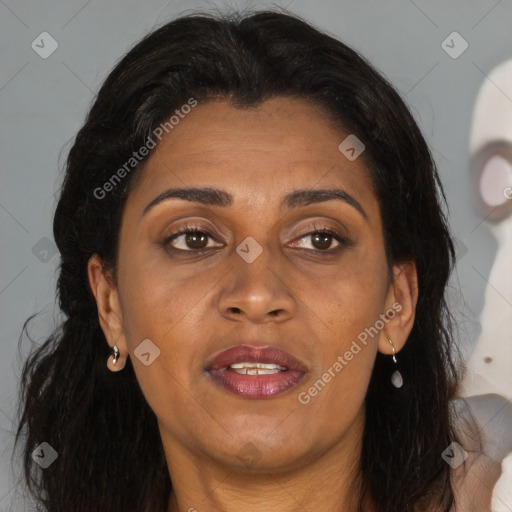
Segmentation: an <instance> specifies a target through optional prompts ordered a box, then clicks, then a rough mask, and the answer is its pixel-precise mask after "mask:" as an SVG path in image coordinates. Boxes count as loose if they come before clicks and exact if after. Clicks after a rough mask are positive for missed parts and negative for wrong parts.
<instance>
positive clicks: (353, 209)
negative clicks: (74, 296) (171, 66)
mask: <svg viewBox="0 0 512 512" xmlns="http://www.w3.org/2000/svg"><path fill="white" fill-rule="evenodd" d="M348 135H349V134H348V133H342V132H340V130H339V129H337V128H335V127H334V126H333V125H332V124H330V123H328V122H327V121H326V116H325V113H324V112H323V111H321V110H320V109H319V108H318V107H316V106H314V105H312V104H309V103H306V102H303V101H302V100H297V99H289V98H274V99H271V100H269V101H266V102H265V103H263V104H262V105H260V106H259V107H257V108H249V109H238V108H235V107H234V106H232V105H231V103H229V102H228V101H215V102H210V103H207V104H203V105H198V106H197V107H195V108H193V109H192V110H191V112H190V113H189V114H188V115H186V116H184V118H183V119H181V120H180V121H179V124H177V125H176V126H174V128H173V129H172V130H171V131H170V133H169V134H168V135H166V136H165V137H164V138H163V139H162V141H161V143H159V145H158V146H157V148H156V149H155V150H154V153H153V154H152V155H151V157H150V158H149V159H148V161H147V165H146V166H145V169H144V171H143V176H142V177H141V181H140V182H139V183H137V185H136V187H135V188H134V190H133V191H132V192H131V193H130V195H129V197H128V200H127V203H126V207H125V210H124V214H123V218H122V227H121V233H120V246H119V259H118V274H117V276H118V278H117V283H116V285H117V289H116V290H115V291H114V295H115V296H114V299H115V300H114V303H116V304H117V305H114V307H113V309H114V310H116V308H118V309H117V311H118V315H119V318H120V324H119V325H120V327H119V329H120V331H119V333H118V334H119V337H118V338H117V339H116V340H115V341H117V345H118V347H119V348H120V350H121V355H122V356H123V355H124V356H126V355H128V354H129V356H130V358H131V360H132V362H133V366H134V369H135V372H136V376H137V379H138V381H139V383H140V386H141V388H142V391H143V393H144V395H145V397H146V399H147V401H148V403H149V405H150V406H151V408H152V409H153V411H154V412H155V414H156V416H157V419H158V422H159V427H160V432H161V436H162V440H163V443H164V446H165V449H166V453H167V455H168V456H169V455H170V458H171V461H172V460H179V459H180V457H183V458H185V457H188V458H189V459H190V458H192V459H196V460H207V461H208V462H209V463H212V462H213V463H217V464H224V465H227V466H232V467H233V466H234V467H236V466H239V467H246V466H247V465H248V464H250V465H252V467H253V469H254V470H257V469H258V468H259V469H261V470H262V471H268V470H270V469H271V468H274V469H285V468H290V467H292V466H293V467H297V465H300V464H306V463H308V462H311V461H314V460H316V459H317V458H318V457H320V456H321V455H322V454H325V453H326V452H328V451H331V452H335V451H336V450H337V449H338V447H341V446H342V445H343V446H346V445H347V443H343V442H342V441H343V440H345V441H346V440H347V439H353V440H354V443H353V444H354V446H356V445H357V440H358V439H359V438H360V435H361V430H362V425H363V423H364V407H363V401H364V397H365V393H366V389H367V386H368V382H369V379H370V375H371V371H372V367H373V363H374V359H375V355H376V351H377V350H378V349H381V350H382V351H383V352H387V353H389V352H390V350H389V351H387V349H386V347H387V346H389V345H388V340H387V337H386V334H388V335H390V336H391V337H392V338H393V337H394V339H393V341H394V343H395V348H396V349H397V351H398V350H399V348H400V347H401V346H402V345H403V343H404V342H405V339H406V337H407V334H408V332H405V330H407V329H408V328H409V327H410V325H409V324H407V325H405V327H404V325H402V324H403V323H404V322H402V324H401V323H400V322H401V320H400V319H399V316H400V315H399V314H398V313H397V314H396V316H395V317H394V318H393V319H392V320H389V321H387V320H388V319H387V317H386V322H385V327H384V330H383V331H381V332H379V333H378V334H372V335H368V331H365V329H370V332H372V333H373V332H374V331H372V330H371V328H375V326H376V325H377V326H379V325H382V324H384V322H382V318H383V316H382V315H383V314H384V313H385V312H386V311H387V310H390V309H392V305H393V303H395V302H396V301H397V299H399V297H398V296H397V288H396V287H395V288H394V285H393V284H391V283H390V281H389V279H388V271H387V266H386V259H385V252H384V240H383V228H382V222H381V216H380V212H379V206H378V202H377V198H376V196H375V195H374V192H373V191H372V188H371V185H370V174H369V171H368V169H367V168H366V167H365V163H364V162H363V158H362V157H360V158H356V159H355V160H352V161H351V160H349V159H348V158H347V157H346V156H345V154H343V153H342V152H341V151H340V149H338V146H339V145H340V143H341V142H342V141H343V140H344V139H345V138H346V137H347V136H348ZM192 187H193V188H194V189H216V190H218V191H219V193H218V194H217V195H216V196H215V197H214V199H215V198H217V201H214V200H212V199H211V196H209V195H208V194H206V193H202V194H192V193H190V192H189V193H188V195H186V197H184V196H183V194H182V197H181V198H177V197H173V195H172V194H171V193H168V194H167V195H166V192H167V191H169V190H175V189H186V188H192ZM319 190H324V191H327V190H329V191H331V190H332V191H334V190H335V191H338V192H339V194H338V195H337V196H335V195H334V193H325V194H316V195H314V194H311V192H314V191H319ZM299 191H302V192H304V191H307V192H308V193H309V195H308V194H302V195H299V194H297V192H299ZM293 194H295V196H293ZM290 197H291V199H289V198H290ZM287 198H288V199H287ZM347 198H348V199H347ZM148 205H149V206H148ZM191 228H194V229H197V230H199V231H200V232H202V233H199V234H197V233H196V234H194V233H189V234H188V235H187V234H181V235H180V234H176V233H177V232H179V231H180V230H183V231H186V230H190V229H191ZM322 230H328V231H329V232H332V233H334V235H330V234H329V233H327V234H326V233H322ZM319 231H320V233H319ZM116 301H117V302H116ZM379 319H381V322H380V324H379V322H378V321H379ZM115 328H116V327H115V326H114V330H115ZM364 332H366V344H364V343H362V342H361V340H362V339H364V338H365V336H364V334H362V333H364ZM111 335H112V334H109V335H108V336H111ZM108 336H107V337H108ZM358 336H359V338H358ZM111 339H113V338H111ZM144 340H150V341H151V343H149V342H148V341H145V342H144V344H143V345H141V343H142V342H143V341H144ZM354 341H355V342H356V345H354V343H353V342H354ZM241 345H244V346H249V347H252V352H251V349H249V352H248V353H244V354H243V355H240V353H237V352H236V351H235V353H233V352H232V353H231V354H228V356H227V357H226V358H222V359H223V360H222V361H220V363H219V364H218V365H217V366H218V368H217V369H216V370H214V369H212V361H214V359H215V357H216V356H218V355H219V354H220V353H221V352H222V351H224V350H226V349H229V348H232V347H237V346H241ZM356 346H358V347H359V351H357V348H356ZM138 347H139V349H138ZM262 347H274V348H277V349H280V350H281V351H283V352H284V353H286V354H288V355H289V356H291V357H292V358H294V359H295V361H296V363H298V364H297V365H295V364H294V363H290V364H289V367H288V366H283V361H281V360H280V359H279V357H278V358H277V359H273V356H275V355H276V352H275V351H274V352H272V353H271V352H265V351H260V352H258V349H261V348H262ZM158 350H159V351H160V352H159V353H158ZM141 353H142V354H144V355H141ZM347 353H349V354H348V355H347V356H346V355H345V354H347ZM251 354H252V355H253V357H252V358H251ZM277 354H278V355H281V356H282V353H281V352H279V351H278V352H277ZM350 354H352V356H351V357H350ZM137 355H138V356H139V357H140V358H139V357H137ZM237 355H238V356H239V357H238V359H236V361H234V362H235V363H236V362H238V363H242V362H243V361H248V362H251V363H253V364H254V362H258V361H259V362H260V363H266V364H275V363H276V361H281V364H280V365H279V366H280V367H283V368H287V370H284V371H279V369H278V368H277V367H273V366H271V367H266V370H267V371H266V372H265V373H268V374H263V375H262V374H259V375H256V374H255V373H256V371H255V370H252V371H251V370H249V374H248V375H244V374H241V373H239V372H243V371H244V370H240V369H239V368H238V372H237V371H235V368H233V367H229V368H228V365H230V364H231V362H230V361H232V360H233V359H235V357H236V356H237ZM340 358H341V359H340ZM241 359H242V360H243V361H241ZM342 361H343V363H342ZM217 362H218V360H217ZM144 363H145V364H144ZM336 363H338V364H336ZM213 366H215V365H213ZM239 366H243V365H241V364H239ZM340 366H341V369H340ZM294 369H295V370H294ZM210 370H211V371H210ZM276 371H278V373H272V372H276ZM251 373H253V375H251ZM326 374H328V376H327V377H326V376H325V375H326ZM329 376H330V378H329ZM319 379H320V381H321V382H320V383H319V382H318V381H319ZM315 383H316V387H315ZM315 389H316V392H315ZM340 450H341V448H340ZM170 465H171V468H170V469H171V470H172V462H171V464H170Z"/></svg>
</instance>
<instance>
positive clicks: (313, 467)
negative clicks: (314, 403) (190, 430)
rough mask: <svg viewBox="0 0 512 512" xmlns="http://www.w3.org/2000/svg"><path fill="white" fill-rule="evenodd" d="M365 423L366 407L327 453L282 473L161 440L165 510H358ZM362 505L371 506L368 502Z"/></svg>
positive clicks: (371, 511)
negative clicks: (168, 488) (167, 491)
mask: <svg viewBox="0 0 512 512" xmlns="http://www.w3.org/2000/svg"><path fill="white" fill-rule="evenodd" d="M363 427H364V411H362V414H360V415H358V417H357V418H356V420H355V421H354V423H353V424H352V426H351V427H350V429H349V431H347V432H346V433H345V435H344V436H343V437H342V438H341V439H340V440H339V441H338V443H337V444H336V445H335V446H333V447H332V448H331V449H330V450H329V451H328V452H327V453H323V454H321V455H317V456H316V458H314V459H313V460H312V459H311V458H310V459H309V460H308V461H307V462H297V464H296V465H295V467H294V469H293V470H286V471H283V470H281V471H277V470H275V469H271V468H258V470H257V471H254V470H249V469H246V468H242V469H241V468H240V467H236V468H234V467H226V466H222V465H220V464H217V463H214V462H212V461H211V459H206V458H205V457H204V456H202V457H201V458H198V456H197V455H196V454H192V453H190V452H188V451H186V450H185V449H184V448H183V447H182V446H179V445H178V444H174V443H170V442H165V441H164V449H165V452H166V457H167V462H168V467H169V473H170V477H171V481H172V484H173V490H172V492H171V495H170V498H169V505H168V510H167V512H203V511H209V512H238V511H240V510H250V511H251V512H268V510H279V511H280V512H296V511H297V510H322V512H341V511H343V512H359V510H360V507H359V492H358V490H359V488H360V483H361V475H360V469H359V463H360V454H361V446H362V432H363ZM167 441H169V440H167ZM172 462H174V463H172ZM361 509H362V511H363V512H374V510H375V509H374V507H373V504H372V503H371V502H370V500H366V502H365V503H364V504H363V506H362V508H361Z"/></svg>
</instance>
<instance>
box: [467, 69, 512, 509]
mask: <svg viewBox="0 0 512 512" xmlns="http://www.w3.org/2000/svg"><path fill="white" fill-rule="evenodd" d="M470 153H471V169H470V173H471V179H472V180H474V183H475V187H474V190H475V201H476V205H477V207H478V208H479V209H480V210H481V213H482V217H483V218H485V222H484V225H485V226H486V228H487V229H488V230H489V231H490V232H491V233H492V235H493V236H494V237H495V239H496V242H497V252H496V258H495V260H494V263H493V266H492V269H491V273H490V276H489V284H488V286H487V288H486V290H485V301H484V307H483V310H482V313H481V316H480V324H481V327H482V332H481V335H480V337H479V339H478V340H477V343H476V345H475V349H474V351H473V353H472V354H471V356H470V358H469V359H468V361H467V373H466V376H465V378H464V381H463V384H462V391H461V395H462V396H464V397H471V398H470V399H469V400H468V403H469V404H470V407H471V410H472V412H473V413H474V415H475V418H476V420H477V422H478V424H479V428H480V429H481V433H482V438H483V453H484V454H485V456H486V457H490V459H492V460H494V461H497V462H501V476H500V477H499V480H498V481H497V483H496V484H495V485H494V490H493V499H492V506H491V509H492V512H510V511H511V510H512V195H511V194H510V192H512V60H508V61H505V62H503V63H502V64H500V65H499V66H497V67H496V68H494V69H493V70H492V72H491V73H490V74H489V76H488V77H487V78H486V79H485V80H484V82H483V85H482V87H481V88H480V91H479V94H478V97H477V100H476V103H475V108H474V112H473V121H472V128H471V135H470ZM507 191H508V192H509V194H507Z"/></svg>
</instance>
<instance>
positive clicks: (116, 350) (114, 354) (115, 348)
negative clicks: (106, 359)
mask: <svg viewBox="0 0 512 512" xmlns="http://www.w3.org/2000/svg"><path fill="white" fill-rule="evenodd" d="M112 355H113V356H114V357H113V359H112V364H114V365H115V364H117V360H118V359H119V349H118V348H117V345H114V348H113V349H112Z"/></svg>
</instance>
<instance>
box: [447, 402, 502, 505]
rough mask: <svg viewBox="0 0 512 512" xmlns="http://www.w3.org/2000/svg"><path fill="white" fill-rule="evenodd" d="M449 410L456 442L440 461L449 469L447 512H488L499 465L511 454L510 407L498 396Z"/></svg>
mask: <svg viewBox="0 0 512 512" xmlns="http://www.w3.org/2000/svg"><path fill="white" fill-rule="evenodd" d="M452 406H453V413H454V418H455V426H456V432H457V435H458V441H457V442H456V444H455V443H453V446H452V447H451V450H449V452H448V454H445V457H444V458H445V460H447V462H448V463H450V462H451V463H450V465H451V466H452V470H451V480H452V484H453V489H454V494H455V506H454V507H453V508H452V510H451V511H450V512H484V511H485V512H488V511H491V507H492V499H493V489H494V487H495V485H496V482H497V481H498V479H499V478H500V475H501V473H502V465H501V461H502V460H503V459H504V458H505V457H506V455H507V453H509V452H510V451H511V450H512V429H511V425H512V406H511V404H510V403H509V402H507V401H506V400H505V399H504V398H503V397H500V396H499V395H484V396H479V397H470V398H464V399H463V398H458V399H456V400H454V401H453V402H452ZM443 453H444V452H443ZM446 455H448V457H447V456H446ZM450 456H451V457H450Z"/></svg>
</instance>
